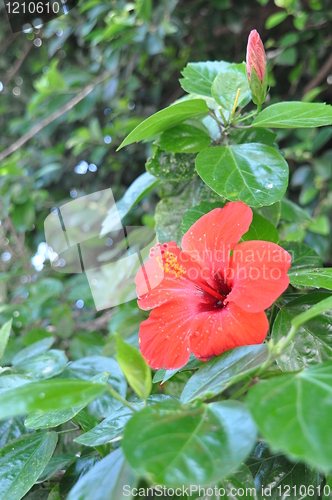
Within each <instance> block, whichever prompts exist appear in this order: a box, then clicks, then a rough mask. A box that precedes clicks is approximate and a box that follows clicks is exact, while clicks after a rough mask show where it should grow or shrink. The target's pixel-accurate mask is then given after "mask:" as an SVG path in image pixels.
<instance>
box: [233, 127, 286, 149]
mask: <svg viewBox="0 0 332 500" xmlns="http://www.w3.org/2000/svg"><path fill="white" fill-rule="evenodd" d="M276 137H277V134H276V133H275V132H273V131H272V130H269V129H267V128H249V129H244V130H241V129H235V128H231V129H230V131H229V136H228V141H229V143H230V144H247V143H248V142H261V143H262V144H267V145H268V146H273V145H274V143H275V142H276Z"/></svg>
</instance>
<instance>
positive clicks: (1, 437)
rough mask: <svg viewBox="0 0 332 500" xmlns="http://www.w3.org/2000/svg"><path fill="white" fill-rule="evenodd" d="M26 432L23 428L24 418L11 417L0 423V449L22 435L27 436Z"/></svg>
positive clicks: (27, 431)
mask: <svg viewBox="0 0 332 500" xmlns="http://www.w3.org/2000/svg"><path fill="white" fill-rule="evenodd" d="M29 432H30V430H28V429H27V428H26V427H25V426H24V418H22V417H12V418H9V419H8V420H4V421H2V422H0V449H1V448H3V447H4V446H5V444H6V443H8V441H11V440H12V439H15V438H18V437H19V436H21V435H22V434H28V433H29Z"/></svg>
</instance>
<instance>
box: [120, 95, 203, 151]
mask: <svg viewBox="0 0 332 500" xmlns="http://www.w3.org/2000/svg"><path fill="white" fill-rule="evenodd" d="M207 114H208V107H207V105H206V102H205V101H204V100H203V99H192V100H188V101H183V102H179V103H177V104H173V105H172V106H169V107H168V108H165V109H162V110H161V111H158V113H155V114H154V115H152V116H150V118H147V119H146V120H144V121H143V122H142V123H140V124H139V125H138V126H137V127H136V128H135V129H134V130H133V131H132V132H130V134H129V135H128V136H127V137H126V139H125V140H124V141H123V142H122V144H121V145H120V147H119V148H118V150H119V149H121V148H123V147H124V146H128V144H132V143H133V142H139V141H143V140H145V139H153V138H154V137H155V136H156V135H159V134H161V133H162V132H164V131H165V130H168V129H169V128H172V127H174V126H175V125H177V124H178V123H182V122H184V121H186V120H188V118H192V117H197V118H198V117H201V116H204V115H207Z"/></svg>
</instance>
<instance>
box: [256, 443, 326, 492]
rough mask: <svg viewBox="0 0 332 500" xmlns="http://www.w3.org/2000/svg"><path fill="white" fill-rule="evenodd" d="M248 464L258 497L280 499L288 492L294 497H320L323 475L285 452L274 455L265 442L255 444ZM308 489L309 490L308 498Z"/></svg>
mask: <svg viewBox="0 0 332 500" xmlns="http://www.w3.org/2000/svg"><path fill="white" fill-rule="evenodd" d="M247 465H248V466H249V469H250V470H251V472H252V475H253V476H254V480H255V485H256V489H257V498H258V500H264V499H265V500H266V498H269V499H271V500H280V499H281V498H282V497H283V496H286V494H287V493H288V492H289V494H290V498H292V500H301V499H303V498H312V499H313V500H318V499H319V498H320V497H319V486H320V485H321V483H322V476H321V475H320V474H319V472H318V471H316V470H314V469H312V467H309V466H308V465H306V464H301V463H299V462H298V463H292V462H290V461H289V460H287V458H286V457H285V456H283V455H280V454H278V455H273V454H271V452H270V451H269V449H268V446H267V445H266V443H259V444H258V445H257V446H256V448H255V449H254V451H253V453H252V454H251V455H250V457H249V459H248V460H247ZM301 486H302V488H301ZM309 486H310V487H311V488H310V490H309ZM322 490H323V487H321V491H322ZM300 491H301V493H300ZM306 492H307V493H308V492H310V495H309V497H308V496H307V494H306ZM304 495H305V496H304Z"/></svg>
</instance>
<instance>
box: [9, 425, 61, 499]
mask: <svg viewBox="0 0 332 500" xmlns="http://www.w3.org/2000/svg"><path fill="white" fill-rule="evenodd" d="M57 441H58V436H57V434H56V433H55V432H50V433H44V434H26V435H25V436H21V437H19V438H17V439H15V440H14V441H11V442H10V443H8V444H7V445H6V446H5V447H4V448H2V449H1V450H0V499H1V500H2V499H3V500H9V499H10V500H20V499H21V498H22V497H23V496H24V495H25V493H27V492H28V491H29V490H30V488H31V487H32V486H33V485H34V483H35V481H36V480H37V479H38V477H39V476H40V474H41V472H42V471H43V470H44V468H45V467H46V465H47V463H48V461H49V460H50V458H51V456H52V455H53V452H54V450H55V447H56V444H57Z"/></svg>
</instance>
